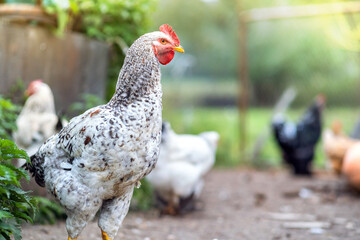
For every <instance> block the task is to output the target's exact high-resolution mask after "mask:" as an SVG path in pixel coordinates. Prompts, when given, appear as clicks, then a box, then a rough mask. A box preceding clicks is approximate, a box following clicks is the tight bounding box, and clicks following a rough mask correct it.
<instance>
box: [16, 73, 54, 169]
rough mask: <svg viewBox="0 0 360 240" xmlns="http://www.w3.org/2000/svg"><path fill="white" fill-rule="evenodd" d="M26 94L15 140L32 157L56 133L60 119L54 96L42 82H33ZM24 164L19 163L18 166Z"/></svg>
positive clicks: (17, 123)
mask: <svg viewBox="0 0 360 240" xmlns="http://www.w3.org/2000/svg"><path fill="white" fill-rule="evenodd" d="M25 94H26V95H28V96H29V98H28V99H27V100H26V102H25V105H24V107H23V109H22V110H21V113H20V115H19V116H18V118H17V119H16V125H17V131H16V132H14V133H13V138H14V140H15V142H16V144H17V145H18V146H19V147H20V148H23V149H24V150H25V151H26V152H27V153H28V155H29V156H31V155H32V154H34V153H35V152H36V151H37V150H38V149H39V147H40V146H41V145H42V144H43V143H44V142H45V140H46V139H48V138H49V137H50V136H51V135H53V134H55V133H56V131H57V130H56V128H57V125H58V122H59V118H58V116H57V115H56V112H55V104H54V95H53V93H52V91H51V89H50V87H49V86H48V85H47V84H46V83H44V82H42V80H34V81H32V82H31V83H30V84H29V87H28V88H27V90H26V92H25ZM23 163H24V162H23V161H19V162H18V165H19V166H21V165H22V164H23Z"/></svg>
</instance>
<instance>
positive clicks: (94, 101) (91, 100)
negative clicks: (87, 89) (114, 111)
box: [69, 93, 105, 114]
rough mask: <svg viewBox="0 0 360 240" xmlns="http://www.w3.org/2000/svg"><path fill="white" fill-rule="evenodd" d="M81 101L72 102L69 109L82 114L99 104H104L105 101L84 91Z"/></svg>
mask: <svg viewBox="0 0 360 240" xmlns="http://www.w3.org/2000/svg"><path fill="white" fill-rule="evenodd" d="M81 99H82V101H81V102H75V103H73V104H71V106H70V107H69V110H70V111H71V112H73V113H76V114H80V113H83V112H85V111H86V110H88V109H90V108H93V107H96V106H98V105H102V104H104V103H105V101H104V100H103V99H101V98H99V97H98V96H96V95H93V94H88V93H84V94H82V95H81Z"/></svg>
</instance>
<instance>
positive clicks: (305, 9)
mask: <svg viewBox="0 0 360 240" xmlns="http://www.w3.org/2000/svg"><path fill="white" fill-rule="evenodd" d="M359 12H360V2H340V3H327V4H312V5H304V6H294V7H289V6H284V7H272V8H260V9H252V10H248V11H244V12H241V13H240V15H241V16H242V18H244V21H246V22H259V21H267V20H276V19H289V18H300V17H319V16H329V15H337V14H350V13H359Z"/></svg>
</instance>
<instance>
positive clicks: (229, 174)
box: [23, 169, 360, 240]
mask: <svg viewBox="0 0 360 240" xmlns="http://www.w3.org/2000/svg"><path fill="white" fill-rule="evenodd" d="M198 208H199V209H198V210H197V211H195V212H193V213H190V214H187V215H185V216H182V217H170V216H165V217H159V214H158V212H157V211H156V210H155V209H154V210H150V211H148V212H145V213H143V212H130V213H129V214H128V216H127V217H126V218H125V221H124V223H123V226H122V228H121V229H120V230H119V233H118V235H117V237H116V238H115V239H114V240H242V239H244V240H248V239H249V240H288V239H294V240H302V239H304V240H305V239H306V240H309V239H310V240H325V239H326V240H335V239H339V240H340V239H341V240H350V239H351V240H358V239H360V227H359V226H360V195H359V194H358V193H355V192H354V191H352V190H351V189H349V188H348V187H347V186H346V184H345V182H344V180H343V179H339V178H337V177H335V176H333V175H331V174H329V173H318V174H316V175H315V176H314V177H313V178H310V179H305V178H295V177H292V176H290V175H289V174H288V173H287V172H286V171H273V172H260V171H255V170H248V169H247V170H245V169H237V170H213V171H212V172H210V173H209V174H208V176H207V177H206V185H205V188H204V191H203V193H202V196H201V199H200V202H199V204H198ZM301 222H302V223H301ZM309 224H310V226H307V225H309ZM294 225H295V226H294ZM294 227H295V228H294ZM299 227H305V228H302V229H299ZM23 239H24V240H38V239H46V240H61V239H63V240H65V239H67V234H66V230H65V226H64V223H59V224H57V225H53V226H41V225H38V226H31V225H26V226H24V227H23ZM85 239H87V240H92V239H101V237H100V230H99V229H98V227H97V223H96V222H92V223H90V224H89V225H88V226H87V227H86V228H85V230H84V231H83V232H82V234H81V235H80V237H79V239H78V240H85Z"/></svg>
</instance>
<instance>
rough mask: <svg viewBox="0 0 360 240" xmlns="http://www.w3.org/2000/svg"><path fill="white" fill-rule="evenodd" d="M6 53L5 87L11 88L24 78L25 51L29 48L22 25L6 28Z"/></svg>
mask: <svg viewBox="0 0 360 240" xmlns="http://www.w3.org/2000/svg"><path fill="white" fill-rule="evenodd" d="M6 38H7V45H6V50H5V52H6V55H5V58H6V59H5V61H6V62H5V74H4V79H5V88H6V89H10V88H11V86H12V85H13V84H15V83H16V82H17V81H18V80H23V79H24V74H23V72H22V68H23V65H24V53H25V50H26V48H27V45H26V42H27V38H26V32H25V31H22V29H21V28H20V27H17V26H15V27H8V28H7V30H6Z"/></svg>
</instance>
